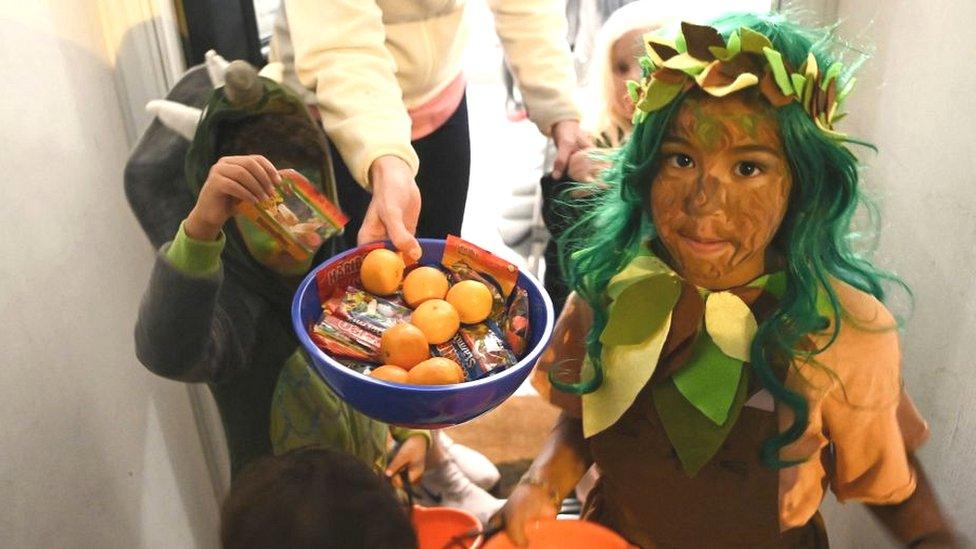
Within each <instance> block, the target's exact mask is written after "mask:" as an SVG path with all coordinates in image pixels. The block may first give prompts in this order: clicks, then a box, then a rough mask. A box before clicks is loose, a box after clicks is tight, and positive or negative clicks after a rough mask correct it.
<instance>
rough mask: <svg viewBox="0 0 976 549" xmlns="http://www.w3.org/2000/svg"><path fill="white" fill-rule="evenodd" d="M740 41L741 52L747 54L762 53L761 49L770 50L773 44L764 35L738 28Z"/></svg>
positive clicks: (746, 28)
mask: <svg viewBox="0 0 976 549" xmlns="http://www.w3.org/2000/svg"><path fill="white" fill-rule="evenodd" d="M739 34H740V35H741V39H742V51H744V52H749V53H763V48H772V47H773V43H772V42H770V41H769V38H766V37H765V36H764V35H762V34H760V33H758V32H756V31H754V30H752V29H750V28H748V27H739Z"/></svg>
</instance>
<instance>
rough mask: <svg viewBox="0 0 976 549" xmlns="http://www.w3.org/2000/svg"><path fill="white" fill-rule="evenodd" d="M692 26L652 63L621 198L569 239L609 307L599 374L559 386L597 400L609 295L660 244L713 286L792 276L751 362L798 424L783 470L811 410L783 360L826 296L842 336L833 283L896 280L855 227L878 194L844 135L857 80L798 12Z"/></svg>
mask: <svg viewBox="0 0 976 549" xmlns="http://www.w3.org/2000/svg"><path fill="white" fill-rule="evenodd" d="M682 29H683V30H682V35H681V36H679V38H678V40H676V41H674V42H670V43H668V42H667V41H664V40H663V39H662V40H661V43H659V44H650V45H649V46H648V49H647V53H648V57H647V58H644V59H642V60H641V63H642V65H643V67H644V76H645V78H644V79H643V80H642V82H641V86H640V87H639V89H637V90H635V92H636V93H635V94H634V96H635V97H634V99H635V101H636V103H637V111H636V115H635V121H636V124H635V127H634V132H633V134H632V136H631V138H630V141H629V142H628V143H627V145H626V146H625V147H624V149H623V150H622V151H621V152H620V154H619V156H618V158H617V160H616V162H615V164H614V166H613V168H612V169H611V171H610V174H611V176H610V177H609V183H610V184H611V189H612V190H614V189H615V192H607V193H604V195H605V196H604V197H601V198H599V199H598V200H597V203H596V204H595V205H594V207H592V208H591V209H590V213H589V214H587V216H586V217H585V218H584V220H583V221H582V222H581V223H580V224H578V225H577V226H576V227H575V228H574V230H572V231H570V234H568V235H567V236H566V237H565V240H564V243H565V244H567V245H565V246H564V248H565V250H566V254H567V255H566V257H565V261H566V264H567V265H568V266H569V270H568V274H569V278H570V281H571V285H572V286H573V287H574V289H575V290H576V291H577V293H578V294H579V295H580V296H581V297H582V298H583V299H585V300H586V301H587V302H588V303H589V304H590V305H591V307H592V308H593V310H594V322H593V327H592V329H591V332H590V337H589V339H588V354H589V356H590V358H591V360H592V361H593V363H594V367H595V371H596V373H597V375H596V376H593V378H592V379H591V380H589V381H583V382H582V383H579V384H575V385H567V384H560V383H556V385H557V386H561V388H563V389H564V390H570V391H572V392H582V393H585V392H590V391H593V390H595V389H596V387H598V386H599V384H600V383H601V379H602V370H601V366H600V365H599V363H600V361H599V357H600V353H601V351H602V344H601V343H600V341H599V339H600V338H599V337H598V336H599V334H600V333H601V331H602V330H603V328H604V326H605V325H606V321H607V316H608V313H607V310H606V304H605V301H603V299H604V298H603V295H604V292H605V290H606V287H607V283H608V282H609V280H610V279H611V278H612V277H613V276H614V275H615V274H616V273H617V272H619V271H620V270H621V269H622V268H623V267H624V266H626V265H627V264H628V263H629V262H630V261H631V260H632V259H633V258H634V257H635V255H636V254H637V253H638V251H639V250H640V249H641V247H642V246H645V245H646V244H647V243H648V242H650V243H651V246H652V247H653V249H654V251H655V253H657V254H658V255H659V256H660V257H661V259H663V260H664V261H665V262H667V263H669V264H670V265H671V266H672V267H673V268H674V270H675V271H676V272H677V273H678V274H679V275H680V276H682V277H683V278H684V279H685V280H686V281H688V282H689V283H691V284H694V285H696V286H699V287H701V288H704V289H707V290H723V289H727V288H732V287H736V286H741V285H744V284H747V283H749V282H751V281H752V280H754V279H756V278H757V277H759V276H761V275H762V274H764V273H768V272H772V271H780V270H782V271H784V273H785V279H786V289H785V292H784V295H783V297H782V299H781V300H780V302H779V305H778V308H777V309H776V310H775V311H774V312H773V314H772V315H771V316H770V318H768V319H767V320H765V321H764V322H763V323H762V324H761V325H760V326H759V330H758V332H757V334H756V336H755V340H754V343H753V345H752V347H751V352H750V358H751V360H750V363H751V364H752V366H753V369H754V370H755V371H756V373H757V375H758V376H759V378H760V380H761V381H762V383H763V385H764V387H765V388H766V389H768V390H769V391H770V392H771V393H772V394H773V396H774V397H776V398H777V399H778V400H779V401H781V402H783V403H785V404H787V405H789V406H790V407H791V408H793V410H794V412H795V415H796V420H795V422H794V424H793V425H792V426H790V427H789V428H788V429H787V430H786V431H785V432H784V433H781V434H780V435H778V436H777V437H774V438H773V439H771V440H770V441H769V442H768V443H767V445H766V447H765V448H764V459H765V461H766V462H767V464H770V465H774V466H775V465H783V463H782V462H780V461H779V459H778V457H777V456H778V450H779V448H781V447H782V446H784V445H785V444H787V443H789V442H791V441H792V440H795V439H796V438H797V437H798V436H799V435H800V434H801V433H802V432H803V429H805V427H806V417H807V414H806V402H805V401H804V400H803V399H802V398H801V397H800V396H799V395H797V394H795V393H792V392H790V391H788V390H786V388H785V387H784V386H783V385H782V383H781V382H780V381H779V380H778V379H777V378H776V377H775V376H774V375H773V374H772V370H771V369H770V364H769V360H768V358H769V357H771V356H775V357H793V356H796V355H797V354H798V353H799V352H798V351H797V348H796V346H797V344H798V342H799V341H800V340H801V339H803V338H805V337H806V336H808V335H810V334H813V333H815V332H820V331H822V330H823V328H824V320H825V319H824V317H823V316H821V314H819V313H818V305H817V304H818V298H823V297H825V298H826V300H827V301H828V302H829V303H830V309H831V311H830V312H831V314H830V315H829V316H830V317H831V318H829V320H831V321H832V323H831V325H832V326H833V327H834V329H835V330H836V329H837V327H838V326H839V319H840V308H839V302H838V300H837V296H836V294H835V292H834V290H833V288H832V286H831V284H830V283H829V280H830V279H831V278H834V279H839V280H841V281H843V282H846V283H848V284H850V285H852V286H854V287H856V288H858V289H860V290H862V291H865V292H867V293H870V294H873V295H874V296H875V297H878V298H881V297H883V291H882V288H881V282H882V280H884V279H890V278H891V277H890V275H888V274H887V273H884V272H883V271H880V270H878V269H877V268H875V267H874V266H873V265H872V264H871V263H870V262H869V261H868V260H866V259H865V258H863V257H861V256H859V255H858V254H857V253H856V252H855V251H854V250H853V249H852V245H853V244H852V242H851V238H850V237H851V236H852V235H853V231H852V228H851V218H852V216H853V215H854V212H855V209H856V208H857V206H858V204H859V202H860V201H861V200H862V199H863V197H862V195H861V194H860V192H859V188H858V166H857V160H856V158H855V157H854V156H853V154H851V152H850V151H849V150H848V149H847V146H846V144H847V143H849V142H850V141H849V140H848V139H847V138H845V137H844V136H843V135H842V134H839V133H837V132H836V131H834V130H833V127H832V122H833V120H834V118H835V117H836V115H837V114H839V113H837V105H838V104H839V103H841V102H842V101H843V98H844V96H845V95H846V93H847V91H849V88H848V87H847V84H848V83H849V82H851V75H850V74H849V72H844V71H843V66H842V65H841V64H840V63H835V60H834V59H832V58H831V56H830V55H829V53H828V52H827V50H826V47H827V46H828V38H829V35H828V34H827V33H822V34H818V33H815V32H813V31H811V30H809V29H804V28H801V27H798V26H796V25H794V24H791V23H789V22H788V21H786V20H785V19H784V17H783V16H782V15H764V16H759V15H746V14H737V15H730V16H725V17H723V18H720V19H718V20H717V21H715V22H714V23H713V26H712V27H702V26H694V25H682ZM818 67H819V69H818ZM662 69H671V70H662Z"/></svg>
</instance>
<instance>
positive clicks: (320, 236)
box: [237, 170, 349, 261]
mask: <svg viewBox="0 0 976 549" xmlns="http://www.w3.org/2000/svg"><path fill="white" fill-rule="evenodd" d="M278 173H279V174H280V175H281V179H282V181H281V184H280V185H276V186H275V194H274V196H272V197H271V198H268V199H266V200H263V201H261V202H259V203H257V204H253V203H250V202H241V203H240V204H239V205H238V207H237V211H238V213H240V214H241V215H243V216H244V217H246V218H248V219H250V220H251V221H253V222H254V223H255V224H257V225H258V226H259V227H261V229H262V230H264V231H265V232H267V233H268V234H269V235H271V237H272V238H274V239H275V241H277V242H278V243H279V244H280V245H281V246H282V248H283V249H284V250H285V251H286V252H288V254H289V255H291V256H292V257H294V258H295V259H296V260H298V261H305V260H307V259H308V258H309V257H310V256H311V255H312V254H314V253H315V251H316V250H317V249H318V248H319V246H321V245H322V243H323V242H325V241H326V240H328V239H329V238H330V237H332V236H334V235H335V234H336V233H338V232H339V231H341V230H342V228H343V227H344V226H345V225H346V223H347V222H348V220H349V219H348V218H347V217H346V216H345V214H343V213H342V211H341V210H339V208H338V207H337V206H336V205H335V204H333V203H332V202H331V201H329V199H328V198H326V197H325V196H323V195H322V194H321V193H320V192H319V191H318V190H316V189H315V187H314V186H313V185H312V184H311V183H310V182H309V180H308V179H306V178H305V176H303V175H302V174H300V173H298V172H297V171H295V170H281V171H279V172H278Z"/></svg>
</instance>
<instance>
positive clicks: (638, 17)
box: [580, 0, 714, 147]
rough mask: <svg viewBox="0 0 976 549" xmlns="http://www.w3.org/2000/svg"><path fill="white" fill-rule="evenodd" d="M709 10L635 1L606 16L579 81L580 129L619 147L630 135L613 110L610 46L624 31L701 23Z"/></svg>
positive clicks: (669, 0) (678, 2) (667, 1)
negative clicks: (580, 87)
mask: <svg viewBox="0 0 976 549" xmlns="http://www.w3.org/2000/svg"><path fill="white" fill-rule="evenodd" d="M713 11H714V8H712V9H711V10H705V9H696V6H695V5H694V4H692V5H691V6H690V7H689V2H688V1H687V0H684V1H682V0H637V1H636V2H631V3H630V4H626V5H624V6H622V7H621V8H620V9H618V10H616V11H615V12H613V13H612V14H610V17H608V18H607V20H606V22H605V23H603V26H602V27H600V30H599V31H598V32H597V33H596V37H595V38H594V41H593V52H592V55H591V56H590V64H589V66H588V67H587V71H586V78H585V79H584V81H583V87H582V97H581V101H580V104H581V105H582V107H583V120H582V126H583V129H584V130H586V131H587V132H589V133H590V135H592V136H594V137H596V138H600V139H601V140H605V141H607V143H606V144H607V145H609V146H610V147H619V146H620V145H621V143H620V142H621V141H622V139H623V138H626V137H627V136H629V135H630V132H631V130H632V126H631V123H630V120H627V119H626V118H624V117H622V116H620V115H619V114H617V113H615V112H614V109H613V101H614V97H613V95H614V90H613V88H614V78H615V76H614V73H613V59H611V56H612V54H613V46H614V44H616V42H617V41H618V40H620V39H621V38H622V37H623V36H624V35H625V34H627V33H628V32H631V31H633V30H638V29H646V31H647V32H659V31H661V30H669V29H671V28H674V27H677V26H678V24H679V21H692V22H704V20H705V19H707V18H708V17H709V16H710V15H713V13H712V12H713Z"/></svg>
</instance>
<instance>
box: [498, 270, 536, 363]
mask: <svg viewBox="0 0 976 549" xmlns="http://www.w3.org/2000/svg"><path fill="white" fill-rule="evenodd" d="M499 327H500V332H501V333H502V335H503V336H504V337H505V342H506V343H508V347H509V348H510V349H511V350H512V352H513V353H515V356H518V357H521V356H523V355H524V354H525V348H526V346H527V345H528V341H529V294H528V292H526V291H525V289H524V288H521V287H516V288H515V289H514V290H513V291H512V295H511V296H510V297H509V299H508V307H507V308H506V309H505V315H504V317H503V318H502V320H501V323H500V326H499Z"/></svg>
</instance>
